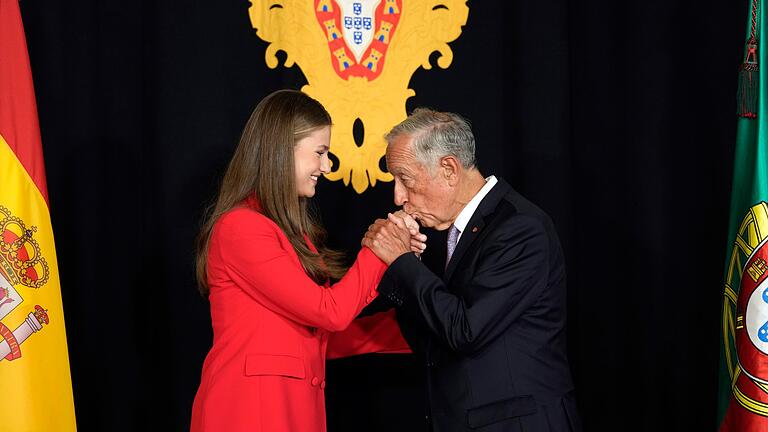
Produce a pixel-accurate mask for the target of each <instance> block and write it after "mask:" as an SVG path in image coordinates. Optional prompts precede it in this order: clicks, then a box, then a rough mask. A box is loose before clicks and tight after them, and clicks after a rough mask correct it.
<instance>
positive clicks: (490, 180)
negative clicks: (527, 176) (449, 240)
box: [453, 175, 499, 237]
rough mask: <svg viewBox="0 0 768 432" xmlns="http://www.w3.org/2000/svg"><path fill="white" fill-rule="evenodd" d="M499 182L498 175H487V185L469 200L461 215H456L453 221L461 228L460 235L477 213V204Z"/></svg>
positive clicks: (454, 224)
mask: <svg viewBox="0 0 768 432" xmlns="http://www.w3.org/2000/svg"><path fill="white" fill-rule="evenodd" d="M498 182H499V181H498V180H497V179H496V176H493V175H492V176H490V177H486V179H485V185H483V187H482V188H480V190H479V191H478V192H477V193H476V194H475V196H474V197H472V199H471V200H469V202H468V203H467V205H465V206H464V208H463V209H462V210H461V212H460V213H459V215H458V216H457V217H456V220H455V221H453V226H455V227H456V228H458V230H459V237H461V234H462V233H463V232H464V230H465V229H466V228H467V224H468V223H469V220H470V219H472V215H473V214H475V210H477V206H479V205H480V202H481V201H482V200H483V198H485V196H486V195H488V192H490V191H491V189H493V187H494V186H496V183H498Z"/></svg>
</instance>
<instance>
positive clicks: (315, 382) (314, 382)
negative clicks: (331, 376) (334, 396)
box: [312, 377, 320, 386]
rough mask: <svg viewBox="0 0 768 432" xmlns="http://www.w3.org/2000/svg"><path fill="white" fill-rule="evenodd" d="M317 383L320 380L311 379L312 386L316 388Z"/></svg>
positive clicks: (316, 378)
mask: <svg viewBox="0 0 768 432" xmlns="http://www.w3.org/2000/svg"><path fill="white" fill-rule="evenodd" d="M318 383H320V379H319V378H318V377H314V378H312V385H313V386H316V385H317V384H318Z"/></svg>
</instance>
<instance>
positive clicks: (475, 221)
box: [443, 178, 511, 282]
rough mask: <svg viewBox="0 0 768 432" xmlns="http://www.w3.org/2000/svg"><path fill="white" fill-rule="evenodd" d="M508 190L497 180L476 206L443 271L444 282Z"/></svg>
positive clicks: (502, 181) (506, 185) (449, 278)
mask: <svg viewBox="0 0 768 432" xmlns="http://www.w3.org/2000/svg"><path fill="white" fill-rule="evenodd" d="M510 189H511V187H510V186H509V184H508V183H507V182H505V181H504V179H502V178H498V182H497V183H496V185H495V186H494V187H493V189H491V190H490V191H489V192H488V195H486V196H485V198H483V200H482V201H480V205H479V206H477V210H475V213H474V214H473V215H472V217H471V218H470V219H469V223H468V224H467V226H466V227H465V228H464V232H462V233H461V238H460V239H459V244H457V245H456V250H454V251H453V255H452V256H451V260H450V261H449V262H448V267H447V268H446V269H445V274H444V276H443V280H444V281H445V282H448V281H450V280H451V276H453V273H454V271H456V268H457V267H458V265H459V263H460V262H461V258H462V257H463V256H464V254H465V253H466V252H467V250H468V249H469V247H470V246H471V245H472V243H473V242H474V241H475V239H476V238H477V237H478V236H479V235H480V234H481V233H482V232H483V228H485V225H486V220H487V217H488V216H489V215H492V214H493V212H494V211H495V210H496V207H497V206H498V205H499V201H501V199H502V198H503V197H504V195H506V194H507V192H509V190H510Z"/></svg>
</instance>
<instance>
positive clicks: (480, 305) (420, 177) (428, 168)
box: [363, 109, 581, 432]
mask: <svg viewBox="0 0 768 432" xmlns="http://www.w3.org/2000/svg"><path fill="white" fill-rule="evenodd" d="M386 139H387V142H388V146H387V154H386V159H387V166H388V169H389V171H390V172H391V173H392V175H393V176H394V178H395V203H396V204H397V205H398V206H402V208H403V210H404V213H403V212H398V214H396V215H390V216H389V218H388V220H378V221H376V223H375V224H374V225H372V226H371V228H370V229H369V232H368V233H367V234H366V237H365V239H364V240H363V243H364V244H370V243H375V242H377V241H388V240H390V239H391V238H393V237H396V236H399V237H400V238H402V232H403V230H404V229H406V227H409V226H411V228H412V224H413V223H414V221H413V219H415V220H417V221H418V222H419V223H420V224H421V225H422V226H425V227H432V228H435V229H437V230H446V229H447V230H448V243H447V254H446V255H447V257H446V261H445V267H444V269H439V270H437V271H436V272H433V271H431V270H430V269H428V268H427V266H426V265H425V264H424V263H422V261H421V260H420V259H419V257H417V256H416V254H414V253H410V252H407V250H406V247H405V245H404V246H403V248H402V254H400V255H399V256H398V257H396V259H394V261H393V262H392V264H391V266H390V267H389V269H388V270H387V271H386V273H385V275H384V278H383V279H382V282H381V284H380V286H379V293H380V294H381V295H383V296H385V297H386V298H387V299H389V301H391V302H392V303H393V304H394V306H395V307H396V310H397V319H398V323H399V325H400V328H401V330H402V332H403V335H404V336H405V338H406V339H407V341H408V343H409V345H410V346H411V348H412V349H413V351H414V352H416V353H417V354H420V355H423V356H424V360H425V364H426V367H427V374H428V376H427V393H428V394H427V398H428V401H427V404H428V407H429V410H430V413H429V415H428V416H427V420H428V422H429V423H430V426H431V428H432V430H434V431H438V432H444V431H469V430H472V431H505V432H509V431H554V432H564V431H579V430H580V429H581V427H580V421H579V416H578V414H577V410H576V403H575V400H574V396H573V383H572V381H571V374H570V371H569V366H568V359H567V357H566V335H565V316H566V313H565V312H566V289H565V266H564V262H563V255H562V251H561V248H560V243H559V240H558V237H557V234H556V232H555V228H554V226H553V225H552V221H551V220H550V218H549V217H548V216H547V215H546V214H545V213H544V212H543V211H542V210H541V209H539V208H538V207H536V206H535V205H534V204H532V203H531V202H529V201H528V200H526V199H525V198H524V197H523V196H521V195H520V194H519V193H517V192H515V191H514V190H513V189H512V188H511V187H510V186H509V184H507V183H506V182H505V181H504V180H503V179H501V178H496V177H494V176H490V177H487V178H486V177H483V175H482V174H481V173H480V171H479V170H478V168H477V166H476V161H475V139H474V136H473V134H472V131H471V129H470V127H469V124H468V123H467V121H466V120H464V119H463V118H461V117H460V116H458V115H456V114H451V113H442V112H435V111H431V110H426V109H418V110H416V111H415V112H414V113H413V114H412V115H411V116H410V117H408V118H407V119H406V120H404V121H403V122H402V123H400V124H399V125H397V126H395V127H394V128H393V129H392V131H390V132H389V134H387V137H386ZM412 218H413V219H412ZM411 232H412V233H413V232H414V231H413V230H411ZM429 253H433V251H431V250H427V251H425V254H429ZM425 257H426V255H425ZM426 261H427V260H426V258H425V262H426ZM436 273H437V274H440V275H441V276H438V275H437V274H436Z"/></svg>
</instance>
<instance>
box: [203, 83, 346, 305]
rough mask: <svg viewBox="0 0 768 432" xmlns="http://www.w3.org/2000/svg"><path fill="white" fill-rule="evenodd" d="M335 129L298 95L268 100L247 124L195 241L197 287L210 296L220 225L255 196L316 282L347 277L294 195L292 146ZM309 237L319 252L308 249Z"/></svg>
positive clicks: (276, 94) (280, 95)
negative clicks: (214, 239) (210, 267)
mask: <svg viewBox="0 0 768 432" xmlns="http://www.w3.org/2000/svg"><path fill="white" fill-rule="evenodd" d="M330 125H331V116H330V115H329V114H328V112H327V111H326V110H325V108H323V106H322V105H321V104H320V103H319V102H318V101H316V100H314V99H312V98H311V97H309V96H307V95H306V94H304V93H302V92H299V91H295V90H280V91H276V92H274V93H272V94H270V95H269V96H267V97H265V98H264V99H263V100H262V101H261V102H260V103H259V104H258V106H256V109H254V110H253V113H252V114H251V117H250V118H249V119H248V122H247V123H246V124H245V128H244V130H243V134H242V136H241V137H240V142H239V144H238V146H237V149H236V150H235V154H234V155H233V156H232V160H231V161H230V162H229V166H228V167H227V171H226V173H225V174H224V178H223V180H222V183H221V189H220V190H219V194H218V196H217V198H216V201H215V202H214V204H213V205H212V206H211V207H210V208H209V209H208V212H207V217H206V219H205V223H204V224H203V226H202V229H201V230H200V234H199V236H198V239H197V263H196V264H197V269H196V270H197V283H198V286H199V288H200V292H201V293H202V294H203V295H204V296H207V295H208V293H209V287H208V272H207V263H208V244H209V243H210V239H211V232H212V231H213V226H214V225H215V224H216V221H217V220H218V219H219V218H220V217H221V216H222V215H223V214H224V213H226V212H227V211H229V210H231V209H233V208H235V207H237V206H239V205H241V203H242V202H243V200H245V199H246V198H248V197H249V196H252V195H255V198H256V200H257V201H258V202H259V205H260V206H261V209H260V211H261V213H263V214H264V215H265V216H266V217H268V218H270V219H272V220H273V221H274V222H275V223H276V224H277V226H279V227H280V229H282V230H283V232H284V233H285V235H286V236H287V237H288V240H289V241H290V242H291V245H292V246H293V248H294V249H295V250H296V253H297V255H298V256H299V260H300V261H301V264H302V266H304V270H305V271H306V273H307V274H308V275H309V276H310V277H311V278H312V279H313V280H314V281H315V282H317V283H324V282H325V281H327V280H328V279H339V278H341V276H342V275H343V274H344V271H345V268H344V266H343V264H342V262H343V255H342V254H341V253H339V252H336V251H333V250H330V249H328V248H325V247H324V240H325V234H326V233H325V230H324V229H323V228H322V226H320V224H319V223H318V222H317V221H316V220H315V218H314V217H313V215H312V214H311V213H310V212H309V209H308V208H307V204H308V203H307V199H306V198H301V197H299V195H298V192H297V190H296V180H295V179H296V176H295V165H294V145H295V144H296V142H297V141H299V140H300V139H302V138H304V137H306V136H307V135H309V134H310V133H311V132H312V131H314V130H317V129H318V128H321V127H324V126H330ZM305 234H306V235H307V237H309V239H310V240H311V241H312V243H313V244H314V245H315V246H316V248H317V250H318V252H319V253H314V252H312V251H311V250H310V249H309V247H308V246H307V244H306V242H305V240H304V235H305Z"/></svg>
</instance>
